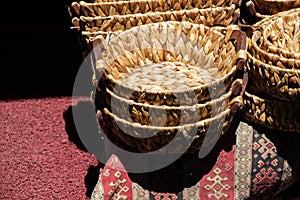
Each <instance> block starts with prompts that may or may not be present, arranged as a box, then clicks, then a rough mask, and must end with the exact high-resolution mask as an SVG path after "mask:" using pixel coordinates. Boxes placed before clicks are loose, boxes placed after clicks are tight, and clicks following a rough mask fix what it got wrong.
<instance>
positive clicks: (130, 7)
mask: <svg viewBox="0 0 300 200" xmlns="http://www.w3.org/2000/svg"><path fill="white" fill-rule="evenodd" d="M240 4H241V2H240V1H238V0H222V1H216V0H213V1H208V0H203V1H202V0H201V1H198V0H189V1H187V0H179V1H175V0H171V1H162V0H135V1H103V2H102V1H95V2H91V3H88V2H84V1H80V2H79V3H77V2H73V3H72V10H73V13H75V14H74V15H73V18H72V23H73V25H74V27H77V29H78V31H79V32H80V36H81V38H80V39H81V40H82V41H83V44H85V45H86V48H87V49H88V50H91V49H92V48H93V47H92V43H93V41H94V40H95V37H96V36H98V35H102V36H103V37H106V36H107V35H108V34H110V33H112V32H120V31H124V30H127V29H129V28H132V27H135V26H139V25H143V24H149V23H157V22H163V21H188V22H192V23H196V24H204V25H207V26H211V27H213V26H223V27H226V26H228V25H230V24H236V23H237V21H238V18H239V16H240V11H239V6H240Z"/></svg>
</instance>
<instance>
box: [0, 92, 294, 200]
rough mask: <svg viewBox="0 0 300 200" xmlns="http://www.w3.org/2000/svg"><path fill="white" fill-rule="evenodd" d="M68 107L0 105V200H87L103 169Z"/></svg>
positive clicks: (56, 101)
mask: <svg viewBox="0 0 300 200" xmlns="http://www.w3.org/2000/svg"><path fill="white" fill-rule="evenodd" d="M81 102H82V103H83V104H85V103H86V104H89V103H88V102H86V101H81ZM72 107H73V104H72V99H71V97H57V98H42V99H24V100H11V101H0V119H1V120H0V136H1V137H0V138H1V139H0V156H1V159H0V169H1V170H0V199H8V200H11V199H34V200H35V199H37V200H42V199H47V200H48V199H64V200H65V199H66V200H68V199H70V200H71V199H72V200H77V199H78V200H83V199H90V197H91V195H92V192H93V190H94V188H95V185H96V183H97V181H98V176H99V169H100V168H103V165H102V164H100V163H99V162H98V161H97V160H96V158H95V157H94V156H93V155H91V154H90V153H88V152H87V150H86V149H85V147H84V146H83V145H82V143H81V142H80V140H79V137H78V135H77V132H76V129H75V128H74V124H73V118H72ZM295 155H298V154H295ZM136 179H137V180H138V179H139V177H136ZM291 188H293V190H287V191H285V192H283V196H281V197H282V198H279V199H280V200H281V199H284V200H285V199H297V198H298V197H299V189H297V188H299V182H298V185H296V186H294V187H291ZM293 193H294V194H295V195H293V197H295V198H286V197H287V196H289V197H291V194H293Z"/></svg>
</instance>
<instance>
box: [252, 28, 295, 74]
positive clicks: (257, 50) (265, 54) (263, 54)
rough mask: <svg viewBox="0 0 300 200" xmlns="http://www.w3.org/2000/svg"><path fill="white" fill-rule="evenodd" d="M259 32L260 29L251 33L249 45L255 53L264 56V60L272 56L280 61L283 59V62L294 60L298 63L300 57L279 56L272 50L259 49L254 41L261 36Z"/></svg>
mask: <svg viewBox="0 0 300 200" xmlns="http://www.w3.org/2000/svg"><path fill="white" fill-rule="evenodd" d="M259 34H261V32H260V31H255V32H254V33H253V35H252V38H251V44H250V46H251V47H254V50H255V54H257V55H260V56H262V57H264V58H265V59H266V60H271V59H272V58H273V59H275V60H280V61H283V62H294V63H298V64H299V65H300V59H297V58H286V57H281V56H279V55H277V54H275V53H273V52H267V51H265V50H263V49H261V48H260V47H259V46H258V45H257V43H256V41H258V40H259V39H260V37H261V36H259ZM255 37H257V38H256V39H255ZM266 56H267V57H266ZM275 60H272V61H275ZM287 69H289V68H287Z"/></svg>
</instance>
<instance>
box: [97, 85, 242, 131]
mask: <svg viewBox="0 0 300 200" xmlns="http://www.w3.org/2000/svg"><path fill="white" fill-rule="evenodd" d="M236 83H237V84H234V85H235V86H236V87H241V85H242V80H236ZM235 90H236V91H237V92H239V90H240V88H239V89H238V88H236V89H235ZM100 94H101V95H100ZM237 95H238V94H234V91H232V90H230V91H229V92H228V93H227V94H225V95H223V96H221V97H220V98H218V99H214V100H212V101H209V102H206V103H203V104H195V105H194V106H171V105H172V104H173V102H169V105H170V106H166V105H164V106H156V105H151V104H144V103H137V102H134V101H132V100H127V99H124V98H122V97H119V96H117V95H115V94H114V93H113V92H112V91H110V90H109V89H106V93H100V92H99V93H98V95H97V96H96V101H99V103H100V104H101V105H105V107H107V108H108V109H109V110H110V112H113V113H114V114H115V115H116V116H118V117H120V118H122V119H124V120H127V121H130V122H134V123H139V124H142V125H151V126H168V127H170V126H178V125H184V124H192V123H196V122H198V121H201V120H204V119H207V118H211V117H212V116H214V115H216V114H218V113H221V112H223V111H225V110H226V109H227V108H230V106H231V105H233V102H230V101H231V100H232V99H233V98H234V97H235V96H237ZM233 101H234V100H233ZM150 103H151V102H150ZM96 105H97V104H96ZM96 108H97V109H101V108H100V107H97V106H96ZM126 111H127V112H126Z"/></svg>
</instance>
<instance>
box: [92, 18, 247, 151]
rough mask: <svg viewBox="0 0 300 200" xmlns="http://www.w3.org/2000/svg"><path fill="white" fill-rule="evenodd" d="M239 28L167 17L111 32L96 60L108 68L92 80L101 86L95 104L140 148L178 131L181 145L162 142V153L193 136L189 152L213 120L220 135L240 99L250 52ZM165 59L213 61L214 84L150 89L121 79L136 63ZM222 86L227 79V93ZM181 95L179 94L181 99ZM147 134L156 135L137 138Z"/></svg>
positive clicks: (203, 64) (207, 64)
mask: <svg viewBox="0 0 300 200" xmlns="http://www.w3.org/2000/svg"><path fill="white" fill-rule="evenodd" d="M238 33H239V34H242V32H240V31H239V30H238V28H237V27H236V26H232V27H228V28H226V29H225V28H224V29H223V31H220V30H218V31H217V30H215V29H213V28H209V27H207V26H204V25H203V24H200V25H197V24H194V23H189V22H175V21H168V22H161V23H152V24H146V25H141V26H138V27H133V28H131V29H129V30H126V31H124V32H121V33H119V34H115V35H111V36H110V38H109V44H110V45H107V47H106V50H105V51H104V52H103V53H102V54H101V56H100V57H101V59H99V60H98V61H97V65H96V70H95V71H97V72H98V73H102V72H104V71H105V73H104V76H102V77H101V79H100V81H99V82H96V83H95V84H96V86H97V87H98V90H97V92H96V96H95V101H96V102H97V103H96V105H99V104H100V106H98V107H96V108H97V109H99V110H101V111H102V112H103V117H104V120H105V122H106V123H107V124H108V125H109V126H110V127H112V129H113V130H112V132H113V133H114V134H115V135H116V137H117V138H119V140H120V141H121V142H122V143H123V144H124V143H125V145H127V146H130V147H134V149H137V150H138V151H139V152H148V151H155V150H157V149H160V148H161V147H162V146H164V145H166V144H168V143H169V142H170V141H172V140H173V138H174V136H175V135H178V134H179V135H181V137H179V138H181V139H178V138H177V139H178V145H176V146H177V148H178V149H169V150H166V149H163V150H161V151H163V153H171V152H172V153H174V152H178V151H179V149H182V148H183V146H184V145H183V146H182V145H181V144H180V143H181V142H182V141H184V140H188V139H189V140H190V139H191V141H193V143H192V146H191V147H190V149H189V152H194V151H196V150H198V149H199V148H200V147H201V144H202V142H203V139H204V138H205V134H206V133H207V131H208V128H209V127H210V126H209V125H210V124H213V129H215V131H216V133H220V135H222V134H223V133H224V132H226V130H227V128H228V127H229V124H230V123H231V121H232V120H233V117H234V116H235V114H234V113H235V112H236V111H237V110H239V109H240V108H241V106H242V103H243V101H242V98H241V96H242V94H241V93H242V87H243V84H244V83H243V80H242V79H241V77H240V78H239V76H238V73H237V72H238V71H240V70H241V71H242V69H243V66H244V64H245V59H246V58H245V56H246V52H245V49H244V48H245V44H244V43H245V41H243V37H241V38H239V37H237V35H238ZM166 36H167V37H166ZM244 39H245V38H244ZM105 44H106V43H105V42H104V46H105ZM164 48H167V49H168V50H166V49H164ZM164 62H168V63H173V64H175V63H181V67H184V66H189V65H191V66H193V67H197V68H203V69H204V70H209V69H210V68H212V67H216V69H217V70H218V71H220V75H219V76H215V80H214V81H213V83H212V84H205V83H204V84H203V85H202V84H198V85H195V86H194V87H191V88H189V90H187V89H184V88H182V89H180V88H177V90H176V89H173V90H172V91H171V90H170V91H168V90H165V89H164V90H161V91H160V90H155V89H154V88H156V86H155V85H153V90H152V89H148V90H141V89H139V88H136V87H131V85H126V84H124V83H122V82H121V81H120V80H119V79H124V78H123V75H122V74H123V73H125V74H127V73H129V74H131V73H132V72H133V71H134V69H135V68H137V69H139V68H141V69H143V68H145V69H146V68H147V66H149V65H150V66H152V65H155V64H160V63H164ZM135 82H139V81H133V83H135ZM221 86H224V91H223V92H222V90H221ZM210 91H214V94H213V95H212V94H210ZM189 92H190V93H194V94H195V96H194V99H193V98H192V99H191V96H189V95H187V94H189ZM177 97H181V98H180V101H178V98H177ZM114 101H115V104H114V105H113V104H112V102H114ZM213 107H214V109H215V110H213ZM124 108H128V109H124ZM195 108H196V111H195ZM197 109H198V110H199V112H197ZM127 110H128V111H127ZM150 111H151V112H150ZM127 112H129V113H127ZM162 112H165V113H166V118H165V119H163V118H161V116H162V114H161V113H162ZM150 116H151V118H150ZM222 119H223V120H224V121H223V122H224V123H223V122H222V121H221V120H222ZM162 122H163V124H162ZM191 127H193V128H194V129H195V130H196V132H197V134H196V135H195V136H194V137H192V136H190V135H189V131H187V130H189V129H191ZM124 130H126V132H127V131H129V132H130V134H131V135H130V134H129V133H125V132H124ZM142 135H144V136H150V135H151V137H147V138H136V137H138V136H142ZM152 135H153V136H152ZM220 135H219V136H220ZM133 136H135V137H133ZM219 136H218V137H219ZM191 137H192V138H191Z"/></svg>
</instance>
